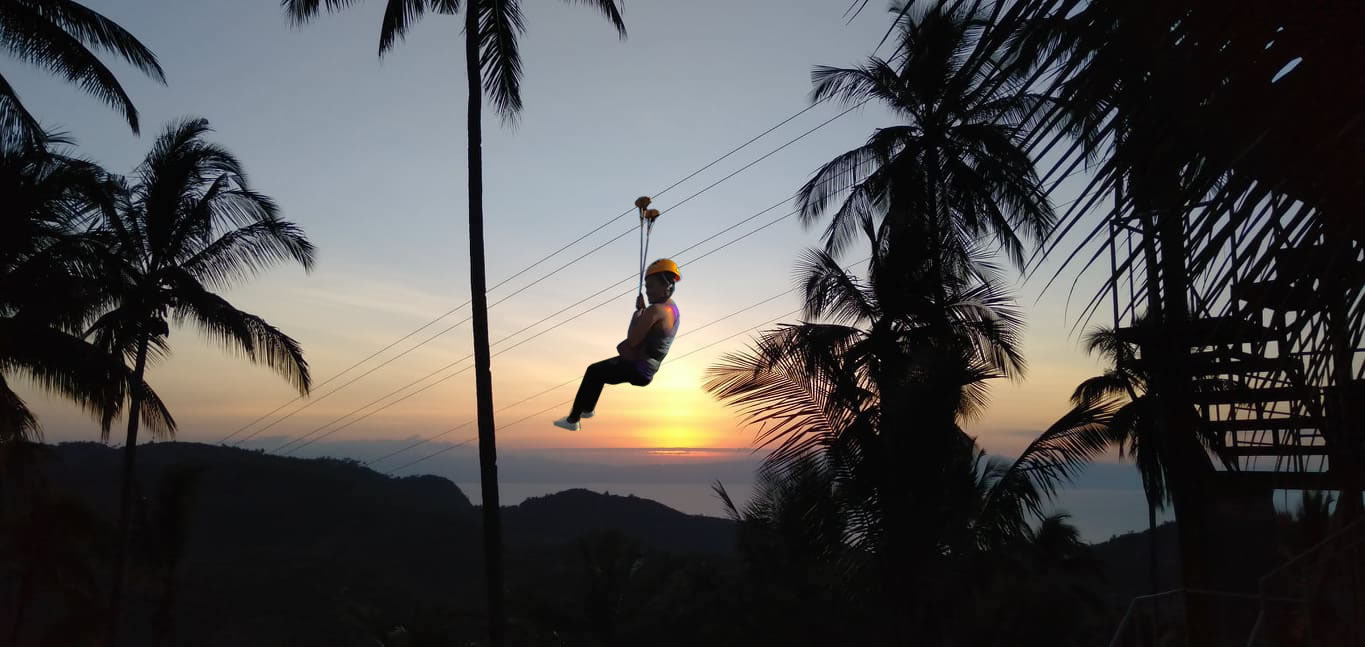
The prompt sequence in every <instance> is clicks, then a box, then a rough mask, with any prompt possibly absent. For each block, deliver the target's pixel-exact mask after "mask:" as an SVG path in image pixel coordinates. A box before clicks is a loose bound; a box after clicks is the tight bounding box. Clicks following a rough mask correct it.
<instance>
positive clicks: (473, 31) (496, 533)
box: [464, 0, 503, 647]
mask: <svg viewBox="0 0 1365 647" xmlns="http://www.w3.org/2000/svg"><path fill="white" fill-rule="evenodd" d="M482 4H483V3H482V2H480V1H479V0H469V1H468V2H467V3H466V4H465V47H464V51H465V75H466V77H467V81H468V83H469V112H468V118H469V121H468V129H469V294H470V299H471V300H472V301H473V315H474V378H475V399H476V406H477V410H478V420H479V489H480V491H481V492H482V495H483V496H482V498H483V562H484V576H485V578H486V579H487V585H488V639H489V644H490V645H492V647H502V645H503V617H502V614H503V610H502V517H501V515H502V510H501V509H500V508H499V507H498V452H497V445H496V442H497V441H496V439H495V437H494V430H495V425H494V423H493V373H492V370H491V366H490V365H491V364H492V358H491V357H490V356H489V350H488V295H487V294H486V292H487V288H486V286H485V278H484V262H483V132H482V119H483V114H482V113H483V87H482V86H481V85H480V81H481V80H482V76H481V74H480V69H481V65H480V61H479V11H480V7H481V5H482Z"/></svg>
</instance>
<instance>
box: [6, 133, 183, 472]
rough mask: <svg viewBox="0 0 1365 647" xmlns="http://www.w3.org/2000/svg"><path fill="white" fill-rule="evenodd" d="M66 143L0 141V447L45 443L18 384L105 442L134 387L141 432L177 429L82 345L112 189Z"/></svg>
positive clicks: (101, 355) (147, 392) (116, 365)
mask: <svg viewBox="0 0 1365 647" xmlns="http://www.w3.org/2000/svg"><path fill="white" fill-rule="evenodd" d="M68 145H69V141H68V140H65V139H62V138H60V137H56V136H52V135H43V136H42V137H41V139H40V140H39V141H37V142H36V143H28V142H16V141H3V142H0V195H4V196H5V200H6V215H5V217H4V218H0V444H4V443H9V442H13V441H16V440H22V439H28V440H39V439H41V437H42V436H41V427H40V425H39V423H38V419H37V417H36V416H35V415H34V414H33V412H32V411H31V410H30V409H29V408H28V406H27V405H26V404H25V403H24V401H23V399H22V398H21V397H20V396H19V395H18V393H16V392H15V391H14V390H13V388H12V387H11V386H10V381H12V380H13V379H15V378H16V377H19V378H24V379H26V381H28V382H30V383H32V384H35V385H37V386H38V387H39V388H42V389H43V390H45V391H48V392H51V393H53V394H56V395H60V396H62V397H64V398H66V399H68V400H71V401H72V402H74V403H75V404H77V405H78V406H80V407H81V408H83V409H85V410H86V411H87V412H89V413H90V414H91V415H92V416H93V417H95V419H96V420H98V421H99V422H100V425H101V432H102V434H105V435H107V434H108V431H109V428H110V426H112V424H113V421H114V420H115V419H117V417H118V416H119V415H120V413H121V412H122V411H123V406H124V401H125V399H126V396H127V393H128V392H129V390H130V388H131V385H140V386H139V388H140V389H141V390H142V393H143V394H144V396H143V397H142V398H141V399H140V401H139V405H140V410H141V412H142V413H141V420H142V422H143V423H144V424H146V425H148V426H149V427H151V428H152V429H153V430H154V431H156V432H157V433H166V432H170V431H172V430H173V429H174V426H175V423H174V421H173V420H172V418H171V416H170V413H169V412H167V411H166V408H165V407H164V406H163V405H162V403H161V401H160V399H159V398H157V396H156V394H155V393H153V392H152V391H151V389H150V388H148V387H147V386H146V384H145V382H143V381H142V380H141V379H135V378H134V375H133V373H132V371H130V370H129V369H128V368H127V366H125V365H124V363H123V362H122V361H120V360H119V359H118V358H117V357H114V356H112V355H110V354H109V353H107V352H105V351H104V350H101V349H100V348H98V347H96V346H93V345H91V344H90V343H89V342H87V341H85V340H83V339H81V338H80V336H81V335H82V334H83V333H84V331H85V328H86V326H87V325H89V323H90V322H91V321H92V320H93V318H94V317H95V316H96V315H97V314H98V313H99V310H98V309H99V308H100V307H101V306H102V304H103V299H104V296H103V295H102V294H101V292H100V290H99V285H98V281H99V278H100V277H102V276H103V273H104V267H103V263H102V262H101V258H100V255H101V249H102V245H103V242H104V241H103V239H102V237H101V236H100V235H99V234H98V233H97V232H93V231H92V227H93V226H94V225H95V224H96V223H97V222H98V221H99V219H100V218H101V217H103V215H105V214H107V213H109V212H111V211H112V210H113V208H114V203H115V199H116V198H115V196H116V194H117V188H118V187H117V183H116V182H115V180H114V179H113V178H111V177H110V176H109V174H108V173H106V172H105V171H104V170H103V169H101V168H100V167H99V166H97V165H96V164H94V163H92V162H89V161H86V160H83V159H80V158H78V157H73V156H71V155H69V154H68V153H67V152H66V151H65V150H64V149H65V147H66V146H68ZM9 468H10V469H17V466H15V465H10V466H9Z"/></svg>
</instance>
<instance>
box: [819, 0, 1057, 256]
mask: <svg viewBox="0 0 1365 647" xmlns="http://www.w3.org/2000/svg"><path fill="white" fill-rule="evenodd" d="M964 4H966V3H951V4H950V3H937V4H935V5H933V6H932V7H930V8H928V9H926V10H924V11H922V12H916V11H907V10H906V9H905V8H904V7H901V6H893V7H892V11H893V12H895V13H896V16H897V17H896V21H897V25H896V26H897V29H898V30H899V36H900V43H899V45H900V47H899V48H898V49H897V50H896V53H895V54H894V55H893V56H892V57H891V58H890V59H889V60H883V59H880V58H876V57H873V58H871V59H869V60H868V61H867V62H866V63H864V64H863V65H861V66H858V67H854V68H835V67H825V66H821V67H817V68H815V71H814V72H813V73H812V80H813V81H814V83H815V87H814V90H813V91H812V93H811V99H812V100H813V101H822V100H825V99H837V100H839V101H842V102H844V103H846V104H850V105H861V104H863V103H866V102H875V103H877V104H880V105H881V106H882V107H884V108H886V109H888V110H890V111H891V112H892V113H893V114H894V115H895V116H896V117H898V118H899V119H901V120H902V123H900V124H897V125H894V126H888V127H885V128H880V129H877V130H876V131H875V132H873V133H872V136H871V137H869V138H868V141H867V143H866V144H864V145H862V146H860V147H858V148H855V149H853V150H851V151H848V152H846V153H844V154H842V155H839V156H838V157H836V158H834V159H833V160H831V161H830V162H828V163H827V164H825V165H824V166H822V167H821V168H820V169H819V170H818V171H816V173H815V175H814V176H813V177H812V178H811V179H810V180H809V181H808V182H807V183H806V184H805V186H804V187H802V189H801V191H800V193H799V196H798V203H799V206H800V209H801V218H802V220H803V222H805V223H806V224H808V225H809V224H813V223H814V222H816V221H817V220H819V219H821V218H822V217H824V216H825V215H829V224H828V226H827V227H826V229H825V233H824V240H825V245H826V249H827V251H829V252H831V253H836V254H837V253H838V252H840V251H842V250H843V249H844V248H845V247H846V246H847V245H848V244H849V243H850V242H852V241H853V239H854V238H855V237H856V236H857V235H858V233H859V232H860V230H862V229H864V228H866V227H868V226H879V227H881V228H885V229H887V230H888V231H889V232H890V233H889V234H888V237H889V238H892V239H895V238H898V237H900V236H903V235H908V234H909V233H910V232H911V231H912V230H913V231H914V232H918V233H922V234H925V235H928V236H930V237H932V238H941V239H942V240H943V242H944V245H945V247H944V249H943V252H944V253H943V255H942V256H943V257H942V258H941V259H939V260H938V261H937V262H942V263H953V262H964V261H965V259H966V258H967V257H968V256H969V251H968V250H969V249H971V248H974V247H975V246H976V245H977V244H978V243H979V242H980V241H981V240H983V239H985V238H991V239H993V240H994V242H995V243H996V244H997V245H998V246H999V249H1000V250H1001V251H1003V252H1004V253H1005V254H1006V255H1007V256H1008V257H1009V258H1010V259H1011V260H1012V261H1014V263H1016V264H1018V265H1022V264H1023V262H1024V253H1025V249H1026V245H1025V241H1024V238H1030V239H1034V240H1041V239H1042V238H1043V237H1045V236H1046V235H1047V234H1048V232H1049V231H1050V230H1051V228H1052V225H1053V221H1054V215H1053V209H1052V206H1051V203H1050V202H1049V201H1048V199H1047V196H1046V192H1045V191H1044V189H1043V183H1042V181H1041V179H1040V178H1039V177H1038V174H1037V170H1036V169H1035V166H1034V162H1033V160H1032V159H1031V158H1030V156H1029V155H1028V153H1027V152H1025V140H1026V138H1027V136H1028V135H1029V133H1030V127H1031V126H1032V125H1033V118H1034V116H1035V115H1037V114H1039V112H1040V111H1039V110H1037V108H1038V107H1039V104H1040V103H1041V102H1044V101H1045V99H1044V98H1042V97H1040V96H1037V95H1033V94H1030V93H1029V92H1027V87H1026V81H1027V79H1026V78H1025V77H1024V74H1023V72H1024V71H1023V70H1022V69H1020V68H1018V67H1014V66H1006V67H1001V66H997V65H994V64H992V59H993V58H994V57H995V56H996V54H995V52H994V51H993V49H994V48H996V47H997V46H998V44H999V43H1000V42H1001V41H1000V39H999V38H998V37H992V38H985V37H983V35H984V33H985V31H986V30H987V28H988V27H991V26H992V25H991V23H990V21H989V19H988V17H987V16H985V15H980V14H978V13H977V9H978V8H979V7H980V4H981V3H971V6H970V7H963V5H964ZM836 204H837V208H836ZM916 223H917V224H916Z"/></svg>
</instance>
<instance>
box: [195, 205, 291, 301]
mask: <svg viewBox="0 0 1365 647" xmlns="http://www.w3.org/2000/svg"><path fill="white" fill-rule="evenodd" d="M313 253H314V248H313V245H312V243H310V242H308V240H307V238H305V237H304V234H303V230H302V229H301V228H300V227H299V226H298V225H295V224H294V223H291V222H288V221H283V220H278V219H274V218H270V219H265V220H262V221H260V222H255V223H252V224H249V225H247V226H245V227H240V228H238V229H234V230H232V231H229V232H227V233H225V234H223V235H222V236H220V237H218V238H217V239H215V240H214V241H213V242H211V243H209V244H208V245H207V246H205V247H204V248H203V249H201V250H199V251H198V252H196V253H194V255H193V256H190V257H189V258H187V259H185V261H184V262H183V263H181V267H182V268H184V270H185V271H186V272H187V273H189V274H190V275H191V276H193V277H194V278H195V279H196V280H199V281H203V282H205V283H207V284H208V285H210V286H213V287H215V288H219V289H225V288H229V287H232V286H234V285H236V284H237V283H238V282H239V281H241V280H243V279H245V278H247V277H249V276H252V275H254V274H256V273H258V272H260V271H262V270H264V269H265V268H267V267H270V266H272V265H274V264H276V263H280V262H283V261H289V260H293V261H296V262H298V263H299V264H300V265H302V266H303V267H304V268H305V269H311V268H312V266H313Z"/></svg>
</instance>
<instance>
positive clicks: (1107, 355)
mask: <svg viewBox="0 0 1365 647" xmlns="http://www.w3.org/2000/svg"><path fill="white" fill-rule="evenodd" d="M1141 325H1144V324H1141V323H1140V324H1139V326H1141ZM1085 349H1086V352H1088V353H1091V354H1096V355H1099V356H1101V357H1102V358H1104V359H1105V360H1107V361H1108V363H1109V365H1110V366H1109V368H1107V369H1105V371H1104V373H1103V374H1101V375H1096V376H1094V377H1091V378H1088V379H1086V380H1085V381H1083V382H1081V383H1080V384H1079V385H1078V386H1077V387H1076V390H1075V392H1073V393H1072V395H1071V401H1072V403H1073V404H1074V405H1076V406H1077V407H1088V406H1094V405H1096V404H1098V403H1104V402H1110V403H1113V405H1114V406H1115V407H1116V408H1115V410H1114V414H1113V417H1112V419H1111V420H1110V421H1109V430H1108V434H1107V435H1108V440H1107V442H1108V443H1110V444H1112V445H1114V446H1117V447H1118V449H1119V455H1120V456H1121V457H1122V456H1125V455H1127V456H1131V457H1132V459H1133V463H1134V465H1135V466H1136V467H1137V470H1138V474H1139V475H1140V476H1141V477H1142V490H1143V494H1144V495H1145V496H1146V499H1147V530H1148V537H1149V540H1150V541H1149V543H1148V548H1149V554H1148V576H1149V578H1150V581H1151V586H1152V590H1153V591H1155V590H1156V586H1157V554H1156V513H1157V511H1158V510H1161V509H1163V508H1164V507H1165V505H1166V504H1167V503H1169V502H1170V501H1171V499H1172V490H1173V489H1174V488H1176V487H1177V485H1176V484H1177V483H1179V479H1178V477H1177V475H1175V474H1174V470H1176V469H1178V466H1179V465H1187V464H1193V463H1196V462H1198V461H1199V460H1201V459H1202V458H1203V457H1205V456H1207V452H1213V453H1215V454H1217V453H1218V452H1219V451H1220V450H1221V448H1222V443H1221V440H1220V438H1219V437H1218V435H1217V434H1216V433H1210V432H1207V431H1201V430H1203V429H1204V428H1205V427H1204V425H1202V424H1201V418H1200V417H1199V416H1198V414H1197V413H1196V412H1195V411H1194V409H1190V410H1189V415H1188V416H1187V418H1188V421H1187V422H1188V424H1189V426H1190V428H1192V429H1194V430H1195V434H1194V435H1193V437H1192V438H1191V437H1185V438H1180V437H1176V436H1175V435H1174V434H1171V433H1170V432H1169V431H1168V430H1166V429H1164V428H1163V427H1162V426H1161V425H1158V424H1157V420H1158V419H1159V417H1160V416H1161V415H1163V412H1164V411H1165V409H1163V408H1162V407H1163V405H1162V403H1161V401H1160V396H1159V395H1158V394H1155V393H1152V392H1151V391H1149V388H1148V384H1149V382H1150V378H1149V377H1148V375H1147V371H1146V369H1145V368H1144V367H1145V366H1147V365H1149V364H1150V362H1146V363H1144V362H1140V361H1138V357H1137V355H1136V353H1135V352H1134V349H1133V347H1132V346H1131V345H1130V344H1129V343H1127V342H1125V341H1123V339H1121V338H1120V336H1119V335H1118V333H1117V332H1116V331H1115V330H1114V329H1113V328H1096V329H1094V330H1092V331H1090V332H1089V333H1088V334H1087V335H1086V338H1085ZM1224 386H1225V385H1224V384H1223V383H1222V382H1221V381H1219V380H1213V379H1201V380H1198V381H1197V382H1196V383H1195V386H1194V388H1195V389H1196V390H1215V389H1220V388H1223V387H1224Z"/></svg>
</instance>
